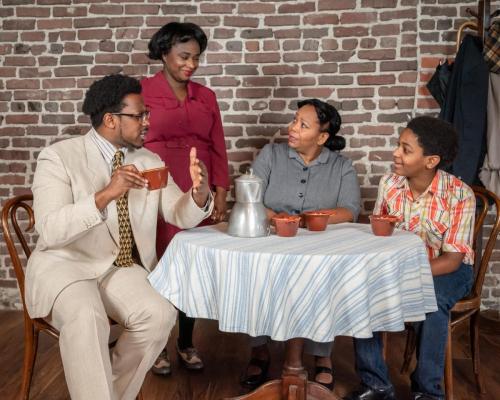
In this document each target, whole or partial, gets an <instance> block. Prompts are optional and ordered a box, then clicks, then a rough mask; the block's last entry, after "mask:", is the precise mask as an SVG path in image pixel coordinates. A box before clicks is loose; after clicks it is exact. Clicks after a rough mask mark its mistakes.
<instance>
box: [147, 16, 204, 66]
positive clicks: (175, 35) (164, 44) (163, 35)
mask: <svg viewBox="0 0 500 400" xmlns="http://www.w3.org/2000/svg"><path fill="white" fill-rule="evenodd" d="M193 39H194V40H196V41H197V42H198V45H199V46H200V54H201V53H203V52H204V51H205V49H206V48H207V41H208V39H207V35H205V32H203V30H202V29H201V28H200V27H199V26H198V25H196V24H193V23H191V22H169V23H168V24H166V25H163V26H162V27H161V28H160V30H159V31H157V32H156V33H155V34H154V35H153V37H152V38H151V40H150V41H149V44H148V49H149V58H150V59H151V60H161V59H162V57H163V55H164V54H168V52H169V51H170V49H172V47H173V46H175V45H176V44H177V43H186V42H189V41H190V40H193Z"/></svg>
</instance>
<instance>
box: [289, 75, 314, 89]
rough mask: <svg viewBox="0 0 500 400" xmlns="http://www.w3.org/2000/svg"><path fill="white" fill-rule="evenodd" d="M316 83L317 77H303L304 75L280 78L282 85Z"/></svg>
mask: <svg viewBox="0 0 500 400" xmlns="http://www.w3.org/2000/svg"><path fill="white" fill-rule="evenodd" d="M314 85H316V78H313V77H305V76H304V77H302V76H286V77H282V78H280V86H282V87H289V86H314Z"/></svg>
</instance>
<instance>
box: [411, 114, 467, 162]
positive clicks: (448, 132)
mask: <svg viewBox="0 0 500 400" xmlns="http://www.w3.org/2000/svg"><path fill="white" fill-rule="evenodd" d="M406 127H407V128H408V129H410V130H411V131H412V132H413V133H414V134H415V136H416V137H417V140H418V144H419V145H420V146H421V147H422V149H423V151H424V156H439V157H440V158H441V161H440V162H439V164H438V166H437V168H444V167H446V166H448V165H450V164H451V163H452V162H453V160H454V159H455V157H456V155H457V152H458V137H457V132H456V131H455V128H454V127H453V125H451V124H450V123H449V122H446V121H444V120H442V119H439V118H435V117H430V116H427V115H423V116H420V117H416V118H413V119H412V120H411V121H410V122H408V125H407V126H406Z"/></svg>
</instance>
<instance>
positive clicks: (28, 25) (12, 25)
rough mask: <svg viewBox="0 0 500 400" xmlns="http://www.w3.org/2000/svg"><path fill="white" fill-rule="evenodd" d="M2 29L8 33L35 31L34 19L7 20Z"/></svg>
mask: <svg viewBox="0 0 500 400" xmlns="http://www.w3.org/2000/svg"><path fill="white" fill-rule="evenodd" d="M2 29H4V30H6V31H29V30H33V29H35V20H34V19H5V20H4V21H3V26H2Z"/></svg>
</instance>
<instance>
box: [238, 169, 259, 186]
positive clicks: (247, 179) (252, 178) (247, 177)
mask: <svg viewBox="0 0 500 400" xmlns="http://www.w3.org/2000/svg"><path fill="white" fill-rule="evenodd" d="M235 181H238V182H241V183H252V182H255V183H262V179H260V178H259V177H258V176H257V175H254V173H253V169H252V168H248V170H247V172H246V173H245V174H243V175H241V176H240V177H238V178H236V179H235Z"/></svg>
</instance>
